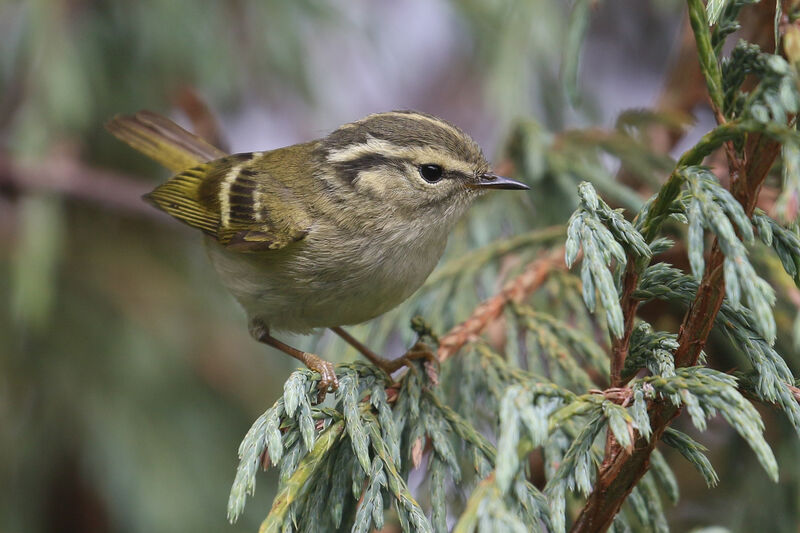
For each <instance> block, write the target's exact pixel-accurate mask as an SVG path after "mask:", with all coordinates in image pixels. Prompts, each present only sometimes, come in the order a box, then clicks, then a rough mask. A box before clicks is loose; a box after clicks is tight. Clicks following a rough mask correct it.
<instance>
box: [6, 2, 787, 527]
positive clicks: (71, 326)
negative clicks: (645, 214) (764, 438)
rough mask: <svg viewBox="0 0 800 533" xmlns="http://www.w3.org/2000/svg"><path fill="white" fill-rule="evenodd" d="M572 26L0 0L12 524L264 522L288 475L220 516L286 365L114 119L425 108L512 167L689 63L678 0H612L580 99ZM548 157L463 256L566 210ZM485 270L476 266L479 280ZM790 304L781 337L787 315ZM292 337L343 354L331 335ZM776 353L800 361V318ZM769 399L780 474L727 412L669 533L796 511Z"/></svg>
mask: <svg viewBox="0 0 800 533" xmlns="http://www.w3.org/2000/svg"><path fill="white" fill-rule="evenodd" d="M569 20H570V6H569V2H564V1H562V0H462V1H458V0H450V1H448V0H402V1H389V0H381V1H370V0H355V1H349V0H348V1H346V0H333V1H323V0H296V1H293V2H288V1H280V0H262V1H259V2H247V1H244V0H231V1H226V2H211V1H195V0H142V1H139V2H127V1H110V0H106V1H101V0H27V1H23V2H15V1H9V0H0V495H2V496H0V532H3V533H15V532H38V531H60V532H69V531H85V532H106V531H120V532H139V531H161V532H170V531H190V530H193V531H254V530H256V529H257V527H258V524H259V523H260V521H261V520H262V519H263V517H264V516H265V514H266V511H267V509H268V508H269V503H270V501H271V499H272V497H273V495H274V487H275V484H276V478H275V473H273V472H268V473H266V474H263V475H261V477H260V479H259V485H258V490H257V492H256V496H255V498H254V500H252V501H251V503H250V504H249V505H248V508H247V511H246V514H245V516H244V517H243V518H242V519H241V520H240V521H239V523H237V524H236V525H234V526H230V525H228V524H227V522H226V521H225V506H226V502H227V493H228V489H229V487H230V483H231V481H232V480H233V475H234V470H235V466H236V463H237V457H236V449H237V446H238V443H239V440H240V439H241V437H242V436H243V434H244V432H245V431H246V430H247V428H248V427H249V424H250V423H251V421H252V420H253V419H254V418H255V417H256V416H258V414H260V413H261V412H262V411H263V410H264V409H265V408H266V407H268V406H269V405H271V404H272V403H273V401H274V400H275V398H276V396H277V395H278V394H279V392H280V391H281V390H282V384H283V381H284V380H285V378H286V377H287V376H288V375H289V372H290V371H291V369H292V368H294V367H295V362H294V361H293V360H291V359H289V358H288V357H285V356H282V355H280V354H278V353H277V352H274V351H272V350H270V349H267V348H265V347H262V346H259V345H257V344H256V343H255V342H253V341H252V340H251V339H250V338H249V336H248V333H247V328H246V325H245V319H244V314H243V312H242V311H241V310H240V309H238V308H237V306H236V305H235V303H234V301H233V299H232V298H231V297H230V296H228V295H227V294H226V293H225V292H224V290H223V289H222V288H221V286H220V284H219V283H218V281H217V279H216V277H215V275H214V273H213V272H212V270H211V268H210V266H209V265H208V263H207V261H206V258H205V252H204V250H203V248H202V246H200V242H201V239H200V236H199V235H197V234H195V233H193V232H191V231H189V230H188V229H186V228H184V227H183V226H180V225H179V224H178V223H176V222H174V221H171V220H170V219H168V218H167V217H165V216H162V215H161V214H159V213H158V212H156V211H155V210H153V209H152V208H150V207H149V206H147V205H146V204H144V203H142V202H141V201H140V200H139V195H140V194H142V193H144V192H146V191H147V190H148V189H149V188H152V187H153V186H154V185H155V184H157V183H159V182H160V181H162V180H164V179H165V178H166V177H167V173H166V172H165V171H164V170H163V169H160V168H158V167H157V166H156V165H154V164H152V163H150V162H148V161H146V160H145V159H144V157H142V156H140V155H138V154H137V153H135V152H133V151H132V150H130V149H129V148H128V147H126V146H124V145H123V144H121V143H120V142H118V141H116V140H115V139H114V138H113V137H112V136H110V135H109V134H108V133H107V132H105V131H104V129H103V123H104V122H105V121H106V120H108V119H109V118H110V117H111V116H113V115H114V114H116V113H123V112H134V111H136V110H138V109H142V108H147V109H151V110H154V111H158V112H161V113H165V114H168V115H169V116H171V117H172V118H174V119H175V120H177V121H178V122H179V123H181V124H184V125H186V126H187V127H193V128H195V129H197V130H198V131H200V132H201V133H208V134H211V133H213V132H215V131H219V132H221V139H220V141H221V142H224V143H225V144H226V145H227V148H228V149H230V150H231V151H237V152H238V151H248V150H257V149H269V148H273V147H279V146H283V145H286V144H291V143H295V142H299V141H304V140H308V139H311V138H315V137H319V136H322V135H324V134H325V133H327V132H329V131H331V130H332V129H334V128H335V127H337V126H338V125H340V124H341V123H344V122H348V121H351V120H355V119H357V118H360V117H361V116H363V115H365V114H367V113H370V112H376V111H384V110H389V109H407V108H412V109H418V110H421V111H425V112H429V113H433V114H436V115H439V116H441V117H443V118H446V119H448V120H450V121H452V122H453V123H455V124H457V125H459V126H461V127H462V128H463V129H465V130H466V131H468V132H470V133H471V134H472V135H473V136H474V137H475V138H476V140H478V141H479V143H480V144H481V145H482V146H483V147H484V150H485V152H486V153H487V155H488V156H489V157H490V159H493V160H494V161H495V162H496V163H497V164H498V165H499V166H503V165H505V167H503V168H509V167H508V157H509V153H510V152H509V149H508V148H507V147H508V146H509V142H510V140H511V139H512V138H513V135H514V132H515V131H519V129H518V128H519V127H520V126H519V125H520V124H523V125H524V128H527V129H526V130H525V131H527V132H528V137H526V138H527V139H529V140H530V139H531V138H534V137H535V138H537V139H540V140H541V139H551V138H552V136H553V135H555V134H556V133H557V132H561V131H564V130H567V129H570V128H610V127H613V125H614V124H615V122H616V120H617V117H618V115H619V113H620V112H621V111H623V110H626V109H630V108H637V107H652V106H656V105H665V94H667V88H668V87H669V86H670V83H674V82H675V80H676V79H677V80H681V79H683V78H686V79H691V76H692V74H691V72H690V69H687V71H686V73H685V76H683V75H682V74H679V75H677V76H676V75H675V73H674V72H672V73H671V74H670V69H671V68H673V67H674V65H675V64H676V61H678V59H676V57H677V56H678V55H679V53H680V51H681V43H682V36H683V35H684V33H685V32H684V29H685V26H686V23H685V19H684V13H683V3H682V2H679V1H677V0H675V1H666V0H662V1H650V2H618V1H611V0H608V1H606V2H597V3H596V4H595V5H594V6H593V8H592V13H591V17H590V21H591V23H590V25H589V28H588V34H587V37H586V39H587V40H586V45H585V47H584V49H583V52H582V53H581V55H580V58H581V63H580V68H579V69H578V70H577V72H578V73H579V77H578V83H577V94H575V99H574V101H573V102H572V103H570V102H569V101H568V99H567V96H566V95H567V93H566V92H565V90H564V87H565V85H564V74H565V73H567V74H568V73H569V72H571V64H570V62H571V61H572V62H574V61H575V56H574V55H571V54H569V53H567V52H569V51H570V49H571V48H570V46H571V45H570V42H569V39H570V37H571V36H573V35H574V33H572V32H570V31H568V28H569V27H570V25H569ZM667 96H668V94H667ZM572 104H574V105H572ZM687 106H688V109H684V111H687V112H691V113H692V114H693V115H694V124H695V127H694V130H692V131H693V132H694V133H692V132H690V133H689V134H688V135H686V136H683V137H681V138H680V139H681V140H680V141H678V142H677V146H674V147H673V146H672V145H671V144H670V143H667V149H668V150H670V149H671V150H672V152H673V153H678V152H679V151H680V149H681V147H682V146H685V145H687V143H690V142H691V139H692V138H696V136H697V135H698V132H702V131H705V130H707V129H708V125H709V124H710V120H711V119H710V115H709V114H708V112H707V110H706V108H705V106H704V104H703V102H702V98H700V99H699V100H698V101H697V105H694V104H692V103H691V101H690V103H689V104H687ZM687 106H685V107H687ZM208 110H210V111H211V114H209V113H208ZM209 117H214V118H215V119H216V120H217V121H218V129H217V128H215V127H213V126H211V125H210V124H209V122H208V120H209ZM520 120H522V121H523V122H522V123H520ZM534 130H535V131H536V132H537V136H532V135H531V131H534ZM512 144H513V143H512ZM536 146H537V145H536V144H535V143H529V144H527V145H525V147H524V149H525V150H527V152H528V153H530V152H535V151H536ZM548 161H549V163H548V165H550V166H547V165H544V166H541V167H535V165H534V167H533V168H529V169H527V170H526V172H528V174H527V176H523V178H525V179H527V180H528V181H529V182H531V183H532V184H534V185H535V186H534V188H533V190H532V192H531V194H530V195H529V196H528V197H527V198H525V199H523V200H521V201H520V202H521V204H520V205H517V206H515V209H516V210H515V211H514V212H515V213H517V215H516V216H506V213H505V211H504V210H503V204H502V202H505V201H508V200H507V199H504V200H487V201H486V202H484V203H482V204H481V205H480V206H477V207H476V209H474V210H473V211H472V213H471V214H470V215H469V218H468V220H467V221H465V223H464V224H463V226H464V227H463V228H461V229H459V230H457V232H456V235H455V236H454V238H453V239H452V241H453V242H451V247H450V250H449V252H448V257H450V258H453V257H457V256H458V255H459V253H461V252H463V251H464V250H466V249H469V248H472V247H475V246H479V245H481V244H483V243H486V242H489V241H491V240H492V239H494V238H496V237H497V236H499V235H511V234H514V233H516V232H518V231H521V230H522V229H531V228H536V227H545V226H549V225H551V224H559V223H564V222H565V221H566V219H567V218H568V216H569V214H570V212H571V210H572V209H573V207H574V202H573V198H574V195H573V194H572V193H571V192H570V191H572V190H574V183H575V179H573V178H576V176H572V175H571V174H570V172H572V171H570V172H567V171H566V170H565V171H564V173H559V172H552V168H550V167H552V165H553V161H551V160H548ZM601 162H602V163H603V164H602V165H599V167H597V168H595V169H594V171H595V172H596V176H595V177H596V178H597V180H598V181H599V182H601V183H605V186H599V189H600V190H601V192H603V191H604V192H606V193H608V194H612V195H613V193H615V192H616V195H617V196H616V199H617V204H618V205H623V206H629V207H634V206H635V204H636V202H637V200H636V196H635V195H633V196H631V195H630V194H629V193H626V192H625V191H624V190H622V189H621V188H616V189H615V185H614V184H613V179H612V178H611V177H613V176H614V174H615V173H616V166H615V165H616V164H617V163H616V162H615V160H613V158H606V159H601ZM648 164H651V166H654V167H657V166H658V161H649V163H648ZM537 168H538V169H539V170H538V171H537ZM517 170H518V171H520V172H521V170H520V169H519V168H517ZM567 174H570V176H571V178H570V177H569V176H567ZM573 174H574V172H573ZM565 176H567V177H565ZM568 178H569V179H568ZM570 179H572V181H570ZM603 180H606V181H605V182H604V181H603ZM626 195H627V196H626ZM515 201H516V200H515ZM519 213H522V214H521V215H520V214H519ZM492 279H493V278H492ZM493 286H494V285H492V282H491V280H489V281H486V280H484V281H483V283H478V284H476V287H475V289H474V290H473V292H475V293H476V295H475V297H476V298H478V297H480V296H481V295H482V294H485V293H487V292H489V291H490V290H491V288H492V287H493ZM454 301H455V303H454V304H453V308H454V309H451V310H450V311H449V313H450V314H448V315H447V316H442V317H436V316H434V317H430V316H429V317H428V318H429V319H431V321H432V322H433V324H434V325H435V326H436V327H438V328H441V329H442V330H444V329H445V328H446V327H448V326H450V325H452V323H453V322H454V321H455V320H456V319H457V318H458V317H459V316H463V314H464V313H466V312H468V311H469V309H470V308H469V307H465V306H461V305H458V302H459V301H460V300H458V299H457V298H456V299H455V300H454ZM423 304H424V300H419V299H416V300H414V301H412V302H409V303H408V304H407V305H406V306H405V307H404V308H403V309H401V310H399V311H398V312H397V313H399V314H396V315H395V316H396V317H399V316H403V317H405V316H406V315H410V314H412V313H414V312H420V311H421V312H423V313H425V311H426V308H425V306H424V305H423ZM795 305H796V304H795ZM786 309H791V306H788V307H787V308H786ZM782 312H783V313H784V315H782V316H780V317H779V324H781V330H782V331H783V332H788V331H789V330H790V329H791V322H792V321H793V320H794V314H793V313H794V311H791V312H790V310H785V311H782ZM391 325H392V323H390V324H389V326H391ZM355 331H357V332H358V333H359V334H361V335H363V336H365V337H368V338H370V340H371V342H372V343H373V345H381V344H383V343H384V341H385V340H386V339H387V338H390V337H391V339H393V340H392V342H389V343H388V346H389V347H388V348H387V351H388V353H389V355H398V354H400V353H401V352H402V349H403V346H404V345H405V344H404V343H406V342H408V339H409V338H410V337H409V334H408V333H407V332H406V333H398V334H397V335H394V336H392V335H390V334H389V333H390V332H392V331H393V329H392V328H391V327H381V328H377V329H376V328H375V327H370V326H366V327H363V328H358V329H357V330H355ZM787 337H788V335H787ZM292 341H293V342H297V343H300V344H302V345H303V346H305V347H307V348H309V349H315V350H317V351H318V353H321V354H322V355H323V356H326V357H329V358H331V359H335V360H336V359H338V360H342V359H344V358H350V357H353V354H352V353H350V352H348V351H346V350H345V349H344V347H343V346H341V345H339V344H337V343H335V342H333V340H332V339H331V338H329V337H327V336H325V335H320V336H315V337H309V338H304V339H292ZM783 348H784V349H783V351H782V353H785V354H788V355H790V356H791V357H793V358H794V360H793V361H794V362H792V363H791V364H792V366H793V368H794V369H795V371H796V370H797V364H796V361H797V354H796V351H795V350H794V348H793V347H792V346H791V338H787V339H786V340H785V341H784V346H783ZM728 363H729V362H727V361H725V360H724V359H723V360H722V361H721V362H720V366H724V364H728ZM730 364H733V363H730ZM729 368H730V367H729ZM729 368H728V369H729ZM764 416H765V417H766V419H767V422H768V426H769V427H768V437H769V440H770V442H771V443H772V444H773V446H774V447H775V449H776V453H777V455H778V457H779V462H780V465H781V479H782V482H781V485H779V486H775V485H772V484H770V483H769V481H768V480H767V478H766V475H765V474H763V473H762V472H761V470H760V469H759V467H758V466H757V465H756V464H755V459H754V458H753V456H752V454H750V453H749V452H748V451H747V450H746V446H745V445H744V444H743V443H742V442H741V441H739V440H738V439H737V438H736V437H734V436H733V435H732V433H731V431H730V430H729V429H728V428H727V426H725V425H724V424H716V423H712V424H711V431H709V433H708V434H707V435H705V436H701V437H698V438H700V439H701V440H703V441H704V442H705V443H706V444H707V445H709V447H710V448H712V450H714V452H713V454H712V461H713V462H714V463H715V465H716V466H717V469H718V471H719V473H720V476H721V478H722V482H721V485H720V487H719V488H717V489H716V490H708V489H706V488H705V486H704V484H703V481H702V479H701V478H700V476H699V474H697V473H696V472H694V471H692V470H691V468H690V467H688V466H687V465H686V464H684V463H681V462H680V459H678V458H676V457H674V456H673V455H668V457H669V458H670V459H671V461H672V464H673V465H674V466H675V467H676V471H677V473H678V476H679V481H680V484H681V489H682V496H683V500H682V503H680V504H679V505H678V507H676V508H673V509H672V510H670V516H671V518H672V520H673V524H674V527H675V530H676V531H684V530H688V529H691V528H692V527H699V526H704V525H709V524H722V525H724V526H727V527H729V528H730V529H731V530H733V531H754V530H767V529H769V530H775V531H798V529H797V525H796V520H797V509H798V508H800V494H798V490H797V486H798V485H797V477H798V468H799V467H798V466H797V465H798V464H800V447H798V444H797V441H796V439H794V437H793V433H792V431H791V429H789V428H788V427H787V424H785V423H784V422H783V421H781V420H780V419H779V418H778V417H775V416H772V415H771V413H769V412H767V411H765V412H764Z"/></svg>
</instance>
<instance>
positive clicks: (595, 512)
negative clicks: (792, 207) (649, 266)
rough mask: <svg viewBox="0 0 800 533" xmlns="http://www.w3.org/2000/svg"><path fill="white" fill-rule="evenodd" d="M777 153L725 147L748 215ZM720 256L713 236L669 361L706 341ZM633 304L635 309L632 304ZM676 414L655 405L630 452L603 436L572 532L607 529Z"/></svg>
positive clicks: (683, 358) (718, 297) (765, 142)
mask: <svg viewBox="0 0 800 533" xmlns="http://www.w3.org/2000/svg"><path fill="white" fill-rule="evenodd" d="M717 118H718V120H722V121H724V117H722V116H721V114H720V113H717ZM779 152H780V143H778V142H776V141H774V140H772V139H769V138H767V137H765V136H763V135H752V136H751V137H750V138H749V139H748V140H747V143H746V146H745V150H744V157H743V158H739V157H738V156H737V155H736V152H735V151H733V150H731V149H729V147H728V146H726V155H727V156H728V165H729V169H730V171H731V173H732V175H731V192H732V193H733V195H734V197H735V198H736V199H737V200H738V201H739V203H741V205H742V207H743V208H744V210H745V212H746V213H747V214H748V215H751V214H752V212H753V209H754V207H755V205H756V202H757V200H758V193H759V191H760V188H761V185H762V184H763V182H764V179H765V178H766V176H767V172H768V171H769V169H770V168H771V166H772V164H773V163H774V161H775V158H776V157H777V155H778V153H779ZM737 174H738V175H737ZM734 178H735V179H734ZM724 259H725V257H724V255H723V253H722V250H721V249H720V247H719V244H718V243H717V241H716V240H715V241H714V244H713V246H712V249H711V252H710V254H709V256H708V260H707V262H706V269H705V272H704V275H703V278H702V280H701V282H700V286H699V288H698V292H697V295H696V296H695V299H694V301H693V302H692V304H691V305H690V307H689V309H688V310H687V312H686V315H685V316H684V319H683V322H682V323H681V327H680V330H679V333H678V344H679V347H678V349H677V350H676V352H675V366H691V365H694V364H696V363H697V360H698V357H699V355H700V352H701V351H702V350H703V347H704V346H705V343H706V341H707V340H708V336H709V334H710V332H711V329H712V327H713V325H714V320H715V318H716V316H717V313H718V312H719V310H720V307H721V306H722V302H723V299H724V297H725V279H724V274H723V268H722V265H723V263H724ZM626 281H627V278H626ZM623 303H624V302H623ZM633 309H634V311H635V304H634V306H633ZM626 318H627V317H626ZM679 413H680V409H679V408H676V407H675V406H673V405H671V404H669V403H663V402H662V403H658V404H655V405H654V406H653V407H652V408H651V411H650V418H651V420H650V424H651V427H652V429H653V434H652V436H651V437H650V439H649V440H648V439H645V438H643V437H641V436H640V437H639V438H637V439H636V442H635V443H634V446H633V450H632V451H631V452H630V453H620V450H619V445H616V443H615V442H614V441H613V439H611V440H609V442H608V443H607V447H606V457H605V459H604V461H603V464H602V465H601V468H600V471H599V473H598V477H597V482H596V484H595V487H594V489H593V490H592V493H591V494H590V495H589V498H588V500H587V501H586V504H585V505H584V507H583V509H582V510H581V513H580V515H579V516H578V518H577V520H576V521H575V523H574V524H573V527H572V531H573V532H590V531H592V532H593V531H605V530H606V529H608V527H609V526H610V525H611V523H612V521H613V520H614V517H615V516H616V514H617V513H618V512H619V509H620V507H621V506H622V503H623V502H624V501H625V498H627V496H628V495H629V494H630V492H631V490H633V487H634V486H635V485H636V484H637V483H638V482H639V480H641V478H642V476H643V475H644V474H645V473H646V472H647V470H648V467H649V461H650V455H651V454H652V452H653V449H654V448H655V445H656V443H657V442H658V440H659V439H660V438H661V435H662V434H663V433H664V431H665V430H666V428H667V427H668V426H669V424H670V423H671V422H672V420H673V419H674V418H675V417H676V416H678V414H679Z"/></svg>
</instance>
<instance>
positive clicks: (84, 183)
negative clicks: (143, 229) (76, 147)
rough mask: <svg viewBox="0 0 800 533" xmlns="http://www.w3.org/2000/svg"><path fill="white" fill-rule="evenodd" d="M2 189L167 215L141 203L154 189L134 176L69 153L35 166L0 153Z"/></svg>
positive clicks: (151, 214) (134, 211) (50, 158)
mask: <svg viewBox="0 0 800 533" xmlns="http://www.w3.org/2000/svg"><path fill="white" fill-rule="evenodd" d="M0 188H2V189H4V190H6V191H9V192H10V193H12V194H13V193H24V192H45V193H58V194H62V195H64V196H68V197H72V198H78V199H80V200H86V201H89V202H92V203H95V204H98V205H100V206H102V207H105V208H108V209H114V210H118V211H123V212H129V213H134V214H136V215H143V216H147V217H151V218H157V219H159V220H160V219H164V220H166V216H165V215H163V214H161V213H160V212H159V211H156V210H155V209H153V208H151V207H150V206H148V205H147V204H145V203H144V202H143V201H142V199H141V198H142V195H143V194H144V193H146V192H148V191H149V190H150V188H151V186H150V185H149V184H148V183H146V182H144V181H142V180H140V179H138V178H135V177H133V176H128V175H124V174H119V173H116V172H111V171H107V170H101V169H97V168H93V167H90V166H88V165H86V164H84V163H82V162H81V161H79V160H78V159H77V158H76V157H72V156H71V155H69V154H54V155H52V156H51V157H49V158H47V159H45V160H44V161H42V162H40V163H36V164H32V165H26V164H22V163H20V162H19V161H17V160H16V159H14V158H13V157H11V156H10V155H9V154H6V153H0Z"/></svg>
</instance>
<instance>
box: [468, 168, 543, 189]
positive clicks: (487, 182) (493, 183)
mask: <svg viewBox="0 0 800 533" xmlns="http://www.w3.org/2000/svg"><path fill="white" fill-rule="evenodd" d="M467 186H468V187H469V188H471V189H516V190H527V189H530V187H528V186H527V185H525V184H524V183H522V182H519V181H516V180H512V179H511V178H504V177H503V176H498V175H497V174H492V173H489V172H487V173H486V174H481V175H480V176H478V180H477V181H474V182H472V183H470V184H469V185H467Z"/></svg>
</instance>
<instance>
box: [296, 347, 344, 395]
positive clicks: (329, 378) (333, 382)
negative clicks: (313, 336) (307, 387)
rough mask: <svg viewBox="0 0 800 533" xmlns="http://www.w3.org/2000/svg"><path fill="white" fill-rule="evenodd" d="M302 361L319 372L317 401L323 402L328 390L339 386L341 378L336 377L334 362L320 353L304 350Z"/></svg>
mask: <svg viewBox="0 0 800 533" xmlns="http://www.w3.org/2000/svg"><path fill="white" fill-rule="evenodd" d="M302 361H303V364H305V365H306V366H307V367H308V368H309V369H310V370H313V371H314V372H319V375H320V379H319V385H318V387H317V388H318V389H319V394H318V396H317V402H318V403H322V402H323V401H324V400H325V395H326V394H327V393H328V392H334V391H335V390H337V389H338V388H339V378H337V377H336V371H335V370H334V368H333V364H332V363H331V362H330V361H326V360H325V359H323V358H321V357H320V356H318V355H314V354H313V353H308V352H303V358H302Z"/></svg>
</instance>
